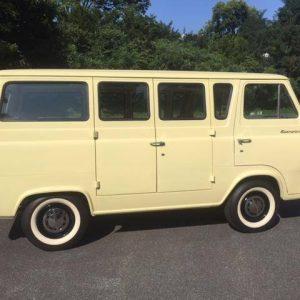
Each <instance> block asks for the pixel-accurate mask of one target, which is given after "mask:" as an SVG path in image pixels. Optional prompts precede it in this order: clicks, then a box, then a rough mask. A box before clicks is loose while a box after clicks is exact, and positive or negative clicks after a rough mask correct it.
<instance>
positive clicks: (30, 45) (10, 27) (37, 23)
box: [0, 0, 62, 67]
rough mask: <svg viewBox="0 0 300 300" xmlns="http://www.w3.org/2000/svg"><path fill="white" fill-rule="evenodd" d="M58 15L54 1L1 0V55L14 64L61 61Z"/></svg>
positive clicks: (56, 62)
mask: <svg viewBox="0 0 300 300" xmlns="http://www.w3.org/2000/svg"><path fill="white" fill-rule="evenodd" d="M55 17H56V4H55V2H54V1H35V0H10V1H9V0H2V1H1V7H0V20H1V25H0V40H1V49H0V51H1V55H4V57H10V58H11V62H10V64H14V65H18V64H19V65H24V66H32V67H38V66H44V67H51V66H52V65H53V64H56V65H61V63H62V60H61V57H60V55H59V51H57V49H59V47H60V45H59V33H58V30H57V26H56V22H55ZM45 53H47V55H45Z"/></svg>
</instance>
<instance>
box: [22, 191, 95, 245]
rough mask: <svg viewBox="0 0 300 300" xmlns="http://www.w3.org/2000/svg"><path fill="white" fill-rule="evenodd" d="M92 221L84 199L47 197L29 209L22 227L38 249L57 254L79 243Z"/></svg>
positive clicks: (29, 205)
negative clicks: (89, 222)
mask: <svg viewBox="0 0 300 300" xmlns="http://www.w3.org/2000/svg"><path fill="white" fill-rule="evenodd" d="M89 218H90V214H89V210H88V207H87V205H86V203H84V202H83V201H82V200H81V199H75V198H73V197H68V196H64V197H53V198H50V197H43V198H38V199H36V200H34V201H32V202H30V203H29V204H28V205H27V206H26V208H25V209H24V211H23V213H22V217H21V224H22V229H23V232H24V234H25V235H26V237H27V238H28V239H29V240H30V241H31V242H32V243H33V244H34V245H35V246H37V247H39V248H41V249H43V250H48V251H55V250H62V249H66V248H70V247H72V246H74V245H75V244H76V243H78V242H79V240H80V239H81V238H82V236H83V234H84V232H85V230H86V228H87V225H88V221H89Z"/></svg>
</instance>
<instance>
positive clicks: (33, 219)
mask: <svg viewBox="0 0 300 300" xmlns="http://www.w3.org/2000/svg"><path fill="white" fill-rule="evenodd" d="M51 203H60V204H64V205H66V206H68V207H69V208H70V209H71V210H72V212H73V214H74V217H75V220H74V222H75V223H74V227H73V229H72V230H71V231H70V232H69V233H68V234H67V235H65V236H64V237H62V238H59V239H50V238H48V237H45V236H44V235H43V234H42V233H41V232H40V231H39V230H38V227H37V222H36V220H37V216H38V213H39V212H40V211H41V209H42V208H43V207H45V206H46V205H48V204H51ZM80 224H81V218H80V213H79V211H78V208H77V207H76V206H75V205H74V204H73V203H72V202H70V201H68V200H66V199H62V198H51V199H48V200H45V201H43V202H42V203H40V204H39V205H38V206H37V207H36V208H35V210H34V211H33V214H32V215H31V219H30V227H31V230H32V233H33V235H34V236H35V237H36V238H37V239H38V240H39V241H40V242H42V243H44V244H47V245H51V246H57V245H62V244H65V243H67V242H69V241H70V240H71V239H72V238H73V237H74V236H75V235H76V234H77V232H78V230H79V228H80Z"/></svg>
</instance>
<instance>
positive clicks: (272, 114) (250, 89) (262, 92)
mask: <svg viewBox="0 0 300 300" xmlns="http://www.w3.org/2000/svg"><path fill="white" fill-rule="evenodd" d="M244 116H245V118H246V119H278V118H284V119H290V118H297V117H298V112H297V110H296V108H295V106H294V104H293V101H292V99H291V97H290V95H289V93H288V91H287V89H286V87H285V86H284V85H283V84H248V85H247V86H246V88H245V99H244Z"/></svg>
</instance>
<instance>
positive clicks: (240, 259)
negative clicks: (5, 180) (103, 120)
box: [0, 201, 300, 299]
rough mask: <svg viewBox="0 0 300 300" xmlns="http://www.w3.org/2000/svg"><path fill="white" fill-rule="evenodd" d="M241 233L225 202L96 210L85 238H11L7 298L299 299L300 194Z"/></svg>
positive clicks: (2, 283)
mask: <svg viewBox="0 0 300 300" xmlns="http://www.w3.org/2000/svg"><path fill="white" fill-rule="evenodd" d="M281 216H282V218H281V220H280V222H279V224H278V225H277V226H276V227H275V228H273V229H271V230H269V231H266V232H262V233H257V234H242V233H239V232H236V231H234V230H233V229H231V228H230V227H229V225H228V224H227V223H226V222H225V220H224V217H223V214H222V212H221V211H220V210H219V209H205V210H193V211H176V212H159V213H147V214H138V215H123V216H110V217H108V216H106V217H98V218H95V219H94V220H93V221H92V223H91V226H90V229H89V231H88V233H87V235H86V238H85V239H84V241H83V242H82V243H81V245H80V246H78V247H77V248H74V249H70V250H67V251H62V252H52V253H51V252H44V251H42V250H39V249H37V248H35V247H34V246H32V245H31V244H30V243H29V242H28V241H27V240H26V239H25V238H23V237H20V238H18V239H16V240H14V241H11V240H9V239H8V238H7V233H8V231H9V228H10V226H11V221H9V220H0V254H1V255H0V291H1V296H0V298H1V299H300V202H298V201H297V202H291V203H288V204H285V205H284V206H283V207H282V209H281Z"/></svg>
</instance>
